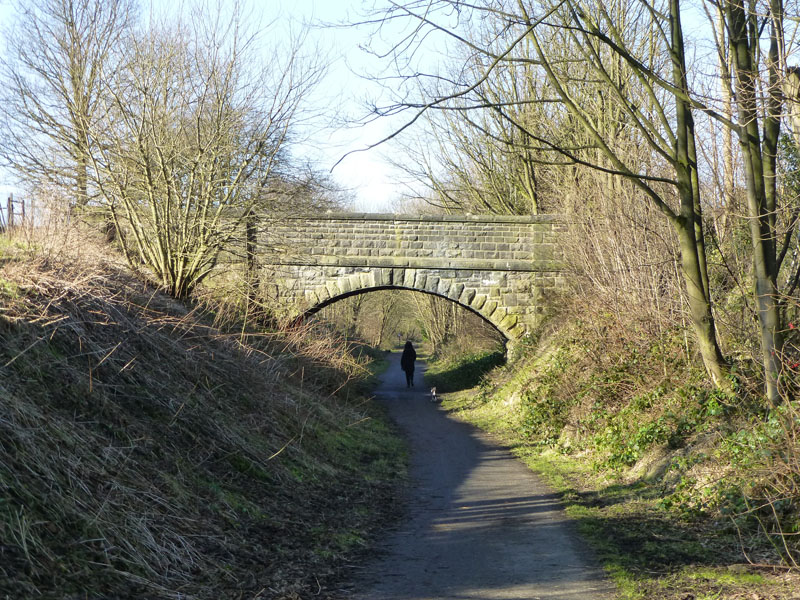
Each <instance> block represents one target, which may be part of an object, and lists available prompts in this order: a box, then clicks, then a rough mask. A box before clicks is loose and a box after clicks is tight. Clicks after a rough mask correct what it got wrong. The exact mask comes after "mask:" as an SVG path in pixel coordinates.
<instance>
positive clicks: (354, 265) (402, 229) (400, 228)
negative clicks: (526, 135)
mask: <svg viewBox="0 0 800 600" xmlns="http://www.w3.org/2000/svg"><path fill="white" fill-rule="evenodd" d="M564 228H565V225H564V224H563V222H562V221H560V220H559V219H558V218H557V217H553V216H530V217H518V216H487V215H480V216H472V215H459V216H454V215H436V216H413V215H394V214H365V213H327V214H322V215H317V216H302V217H295V218H288V219H283V220H281V221H277V222H274V223H271V224H270V225H269V226H268V227H267V229H266V232H265V233H264V234H263V235H264V236H265V239H262V240H259V241H262V242H263V243H264V245H263V246H262V248H267V249H269V250H268V251H262V254H261V256H260V261H261V264H262V266H263V268H264V269H265V270H267V271H268V272H269V280H270V281H271V283H272V285H273V289H272V293H273V294H276V295H277V296H278V297H279V298H281V299H282V300H283V301H284V302H285V303H286V306H290V307H291V309H290V310H291V312H292V313H293V314H294V315H295V316H300V315H303V314H312V313H314V312H316V311H318V310H319V309H321V308H322V307H324V306H326V305H328V304H330V303H332V302H335V301H337V300H340V299H342V298H345V297H347V296H351V295H353V294H359V293H363V292H368V291H372V290H381V289H407V290H416V291H419V292H424V293H427V294H436V295H438V296H442V297H444V298H449V299H450V300H452V301H453V302H456V303H458V304H460V305H462V306H464V307H466V308H468V309H469V310H472V311H473V312H475V313H477V314H479V315H480V316H482V317H483V318H485V319H486V320H487V321H489V322H490V323H492V324H494V325H495V327H497V329H498V330H499V331H500V332H501V333H502V334H503V335H505V337H506V338H507V339H508V340H510V341H514V340H516V339H518V338H520V337H522V336H523V335H525V333H526V332H528V331H529V330H530V329H531V328H532V327H534V326H535V325H536V323H537V322H538V320H539V318H540V315H541V312H542V299H543V298H544V297H545V296H546V295H547V293H548V291H551V290H554V289H556V288H558V287H560V286H562V285H563V282H564V280H563V276H562V275H561V269H562V258H563V257H562V254H561V248H560V245H559V243H558V235H559V233H560V232H561V231H563V230H564Z"/></svg>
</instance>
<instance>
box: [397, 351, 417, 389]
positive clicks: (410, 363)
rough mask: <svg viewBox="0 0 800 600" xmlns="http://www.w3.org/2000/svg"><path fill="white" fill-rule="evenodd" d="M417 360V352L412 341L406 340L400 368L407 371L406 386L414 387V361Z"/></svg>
mask: <svg viewBox="0 0 800 600" xmlns="http://www.w3.org/2000/svg"><path fill="white" fill-rule="evenodd" d="M415 360H417V352H416V351H415V350H414V346H412V345H411V342H410V341H409V342H406V345H405V347H404V348H403V354H402V356H401V357H400V368H401V369H403V371H405V372H406V387H414V361H415Z"/></svg>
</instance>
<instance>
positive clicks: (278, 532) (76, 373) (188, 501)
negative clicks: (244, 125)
mask: <svg viewBox="0 0 800 600" xmlns="http://www.w3.org/2000/svg"><path fill="white" fill-rule="evenodd" d="M67 246H69V247H75V245H74V240H73V243H72V244H65V245H64V246H62V247H60V248H58V249H56V250H53V249H52V248H47V247H45V246H44V245H33V244H21V245H19V246H18V247H17V246H14V247H12V245H4V247H3V250H2V253H3V255H2V261H0V263H1V266H0V597H4V598H32V597H41V598H76V599H77V598H111V597H113V598H142V597H147V598H238V597H245V596H246V597H258V598H296V597H299V596H298V594H300V595H311V594H320V595H321V596H324V591H325V590H330V589H331V587H332V586H334V584H335V581H336V580H337V579H338V578H339V577H340V576H342V573H343V569H344V568H345V564H346V562H347V561H348V560H350V559H351V558H352V557H353V556H354V555H356V554H357V553H358V552H360V551H363V548H364V545H365V540H367V539H368V538H369V536H370V532H371V531H372V530H373V529H374V528H375V527H376V526H377V524H378V523H379V522H380V521H381V519H382V518H384V517H385V515H384V514H382V513H381V507H384V506H386V507H390V506H391V501H390V497H391V494H392V491H393V489H394V488H393V486H394V485H395V482H396V481H397V480H398V478H401V477H402V476H403V473H404V449H403V447H402V445H401V443H400V442H399V441H398V440H397V438H396V437H395V436H394V434H393V432H392V431H390V429H389V427H388V426H387V425H386V424H385V421H384V420H383V419H382V418H381V415H380V414H379V413H378V409H377V408H376V407H375V406H373V405H372V404H371V403H370V402H368V401H367V400H365V399H364V398H363V396H362V395H361V394H360V389H359V385H363V382H364V381H365V378H366V377H367V376H368V375H369V369H368V368H367V365H368V359H367V358H366V357H362V358H360V359H359V358H357V355H358V352H348V351H347V349H346V348H344V347H342V346H341V345H338V342H337V341H336V340H333V339H330V338H323V337H319V336H316V335H308V334H307V333H306V332H304V331H303V330H296V331H294V332H291V333H290V334H279V333H271V334H266V333H263V332H256V331H253V332H243V331H242V330H237V329H236V328H231V330H228V331H226V330H225V329H220V328H219V327H218V326H216V325H215V324H214V321H213V318H212V315H210V314H209V313H208V311H207V310H206V309H204V308H203V307H200V306H197V307H194V308H192V307H187V306H186V305H183V304H179V303H176V302H175V301H173V300H171V299H170V298H168V297H166V296H163V295H162V294H160V293H159V292H157V291H156V290H155V289H153V288H152V287H150V286H148V285H147V284H144V283H142V282H141V280H140V279H139V278H137V277H135V276H133V275H132V274H131V273H129V272H128V271H127V270H126V269H125V268H124V267H122V266H121V265H120V264H118V263H116V262H115V261H114V260H113V258H109V255H108V254H107V252H106V251H105V250H96V251H94V250H92V248H94V246H93V245H92V244H90V243H83V242H82V243H81V244H80V245H79V247H80V253H79V254H73V253H72V252H68V251H67V250H66V248H67ZM334 587H335V586H334Z"/></svg>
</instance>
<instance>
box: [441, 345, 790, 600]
mask: <svg viewBox="0 0 800 600" xmlns="http://www.w3.org/2000/svg"><path fill="white" fill-rule="evenodd" d="M572 333H573V334H574V332H572ZM552 342H553V343H551V344H550V345H549V346H546V347H543V348H540V349H539V350H538V353H537V354H536V355H535V357H530V356H529V357H528V358H527V359H524V360H522V361H521V362H519V363H516V364H511V365H508V366H506V367H504V368H502V369H500V370H498V371H495V372H494V373H492V374H490V375H488V376H486V377H485V378H484V379H483V380H482V382H483V383H482V385H480V386H478V387H474V388H471V389H462V390H461V391H459V392H455V393H449V394H446V395H445V396H444V402H443V406H444V407H445V408H446V409H447V410H449V411H450V412H451V413H453V414H454V415H455V416H457V417H459V418H461V419H463V420H465V421H468V422H470V423H472V424H475V425H477V426H478V427H480V428H482V429H484V430H486V431H489V432H491V433H494V434H495V435H497V436H499V437H500V438H502V440H503V441H504V442H505V443H506V444H508V445H509V447H511V448H512V449H513V450H514V452H515V453H516V454H517V455H518V456H519V457H520V459H521V460H523V461H525V462H526V463H527V464H528V465H529V466H530V468H531V469H532V470H534V471H536V472H538V473H540V474H541V475H542V477H543V478H544V479H545V480H546V482H547V483H548V484H549V485H550V486H551V487H552V488H553V489H554V490H556V491H557V492H559V493H560V496H561V499H562V502H563V504H564V506H565V509H566V512H567V514H568V516H569V517H570V518H571V519H573V520H574V522H575V523H576V525H577V528H578V530H579V531H580V533H581V535H582V536H583V538H584V539H585V540H586V541H587V543H588V544H589V545H590V546H591V547H592V548H593V550H594V552H595V553H596V555H597V556H598V558H599V559H600V560H601V561H602V563H603V565H604V566H605V569H606V571H607V572H608V574H609V576H610V577H611V578H612V579H613V581H614V582H615V583H616V585H617V589H618V598H620V599H624V600H639V599H641V600H644V599H650V598H658V599H664V600H701V599H703V600H711V599H715V600H779V599H780V600H789V599H792V600H796V599H797V598H800V591H798V590H800V577H799V576H798V574H797V572H796V571H793V570H791V569H788V568H785V567H783V566H781V565H780V563H779V554H780V553H776V552H775V551H774V548H773V547H772V546H771V544H769V543H768V542H766V541H765V536H763V535H760V533H761V532H759V531H758V529H759V526H758V523H757V522H753V519H752V514H744V513H741V512H739V513H737V512H736V508H735V506H736V505H735V504H733V505H732V504H728V503H727V502H728V500H727V499H730V500H731V502H733V501H734V500H735V499H737V498H740V497H741V495H742V494H743V493H744V492H743V490H742V489H741V488H740V487H739V485H740V484H739V481H741V480H743V479H746V478H747V476H746V475H745V474H740V475H735V474H733V473H732V471H731V462H730V459H729V456H730V454H729V448H730V440H732V439H733V440H735V439H739V438H741V437H742V433H741V432H742V431H747V432H749V435H748V436H744V437H745V438H746V439H750V438H751V437H753V436H754V435H755V432H757V431H758V425H756V424H755V422H752V423H749V424H748V423H747V422H746V421H745V419H744V417H739V416H738V415H737V413H736V410H739V409H737V408H736V407H734V406H732V405H730V404H729V403H728V402H727V401H726V399H725V398H721V397H717V396H714V395H713V394H711V393H709V392H707V391H706V390H704V389H702V388H700V387H698V386H697V385H696V383H695V379H694V378H692V377H686V376H685V375H684V374H682V373H681V374H680V375H677V376H676V379H675V380H674V381H672V380H670V381H665V380H664V378H663V377H661V378H652V377H651V376H650V377H648V376H645V375H641V376H640V374H639V372H638V371H637V369H638V368H639V367H638V365H644V366H643V367H642V368H652V362H653V357H646V356H643V355H642V354H643V353H642V351H641V349H637V348H636V347H633V348H631V347H629V348H627V349H626V350H625V352H623V353H621V354H620V355H617V356H615V355H613V354H610V355H609V354H606V355H603V359H604V360H606V361H607V364H608V365H609V366H608V368H605V367H603V366H602V364H599V365H598V363H600V361H599V360H597V361H593V363H594V364H587V363H585V362H583V363H582V362H581V358H580V357H585V356H587V349H586V347H585V346H584V347H582V348H580V350H579V351H575V352H571V351H570V346H569V340H568V339H565V338H563V337H562V338H560V339H558V340H555V341H552ZM601 345H602V343H601ZM605 350H608V348H605ZM626 353H627V354H626ZM589 356H590V357H591V356H593V355H591V354H589ZM597 356H600V355H599V354H598V355H597ZM624 356H627V357H628V359H629V360H630V364H629V365H627V366H626V364H625V363H624V361H623V357H624ZM465 370H468V369H465ZM670 371H671V369H668V368H666V367H665V368H664V370H663V372H665V373H668V372H670ZM653 379H656V381H655V382H654V381H653ZM681 379H682V381H680V380H681ZM648 385H649V386H652V387H651V388H650V389H647V386H648ZM452 387H453V388H454V389H459V388H466V385H461V386H459V385H457V384H456V385H454V386H452ZM623 393H624V394H626V395H624V394H623ZM741 410H742V413H741V414H742V415H744V414H745V409H744V408H741ZM759 439H761V438H759ZM762 441H763V440H762ZM759 447H760V448H762V450H764V449H766V446H765V445H761V446H759ZM736 448H739V446H736ZM748 473H749V472H748ZM786 510H790V507H789V508H786Z"/></svg>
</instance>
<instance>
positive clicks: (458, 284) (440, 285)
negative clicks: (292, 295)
mask: <svg viewBox="0 0 800 600" xmlns="http://www.w3.org/2000/svg"><path fill="white" fill-rule="evenodd" d="M381 289H406V290H412V291H417V292H422V293H426V294H433V295H436V296H441V297H443V298H447V299H449V300H451V301H453V302H455V303H456V304H458V305H460V306H463V307H464V308H466V309H468V310H470V311H472V312H474V313H476V314H478V315H479V316H481V317H482V318H483V319H485V320H486V321H488V322H489V323H491V324H492V325H493V326H494V327H495V328H496V329H497V330H498V331H499V332H500V333H501V334H502V335H503V336H504V337H505V338H506V340H507V341H508V342H512V343H513V342H514V341H516V340H518V339H519V338H520V337H522V335H523V334H524V333H525V327H524V326H523V325H522V323H521V319H520V315H518V314H516V313H514V312H512V311H509V309H508V308H506V307H505V306H503V305H502V302H501V299H500V297H499V296H494V295H492V294H491V293H486V292H484V291H481V290H479V289H477V288H476V287H473V286H470V285H467V284H465V283H464V282H462V281H459V278H458V277H457V276H455V277H447V276H443V275H439V274H437V273H436V272H432V271H430V270H426V269H413V268H377V269H370V270H366V271H360V272H355V273H351V274H348V275H341V276H339V277H334V278H330V279H328V280H327V281H326V282H325V283H324V284H322V285H317V286H315V287H314V288H312V289H307V290H305V302H304V306H303V307H302V308H301V310H300V313H301V314H302V315H303V316H310V315H312V314H314V313H315V312H317V311H319V310H320V309H322V308H323V307H325V306H327V305H329V304H332V303H334V302H336V301H337V300H341V299H343V298H346V297H348V296H352V295H355V294H360V293H366V292H369V291H375V290H381Z"/></svg>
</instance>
